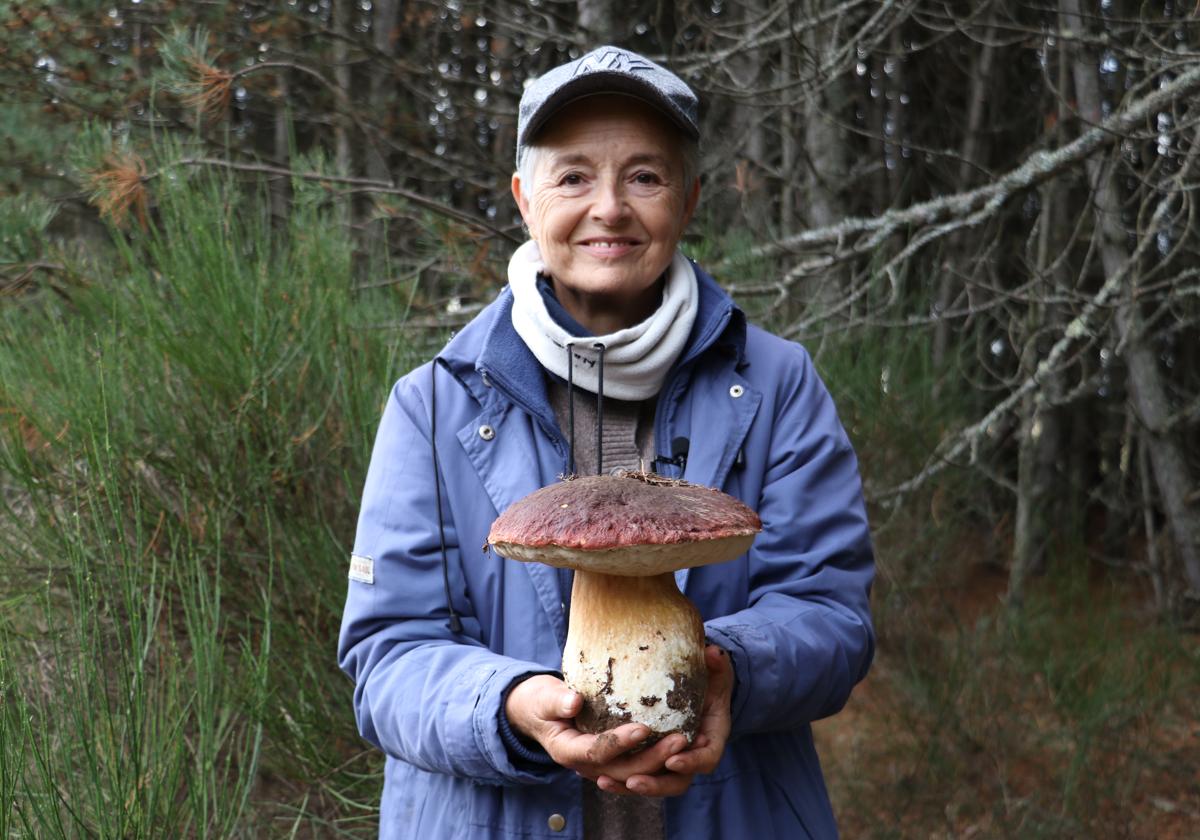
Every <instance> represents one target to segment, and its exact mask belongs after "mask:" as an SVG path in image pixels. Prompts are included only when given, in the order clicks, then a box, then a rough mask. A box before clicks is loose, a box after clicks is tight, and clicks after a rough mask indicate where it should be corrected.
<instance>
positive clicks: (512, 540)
mask: <svg viewBox="0 0 1200 840" xmlns="http://www.w3.org/2000/svg"><path fill="white" fill-rule="evenodd" d="M761 529H762V521H761V520H760V519H759V518H758V514H756V513H755V512H754V511H753V510H751V509H750V508H749V507H747V506H746V505H744V504H742V503H741V502H740V501H738V500H737V499H735V498H733V497H732V496H729V495H726V494H725V493H722V492H720V491H719V490H713V489H711V488H708V487H701V486H699V485H696V484H688V483H686V482H680V481H673V480H670V479H663V478H660V477H658V476H655V475H653V474H646V473H632V472H631V473H625V474H624V475H618V476H609V475H598V476H589V477H587V478H577V479H572V480H569V481H563V482H560V483H558V484H552V485H550V486H549V487H543V488H542V489H541V490H538V491H536V492H534V493H530V494H529V495H528V496H526V497H525V498H524V499H521V500H520V501H518V502H515V503H514V504H513V505H512V506H510V507H509V508H508V510H506V511H504V513H503V514H501V515H500V517H499V518H497V519H496V521H495V523H493V525H492V530H491V533H490V534H489V535H488V544H489V545H492V546H494V547H495V548H496V550H497V551H499V552H500V553H501V554H503V555H504V556H506V557H511V558H513V559H514V560H537V561H540V562H543V563H548V564H550V565H552V566H563V567H568V568H573V569H587V570H589V571H597V572H605V573H607V574H615V575H627V576H641V575H651V574H660V573H662V572H668V571H674V570H676V569H682V568H686V567H689V566H700V565H705V564H707V563H719V562H722V561H724V560H730V559H732V558H734V557H737V556H738V555H739V554H741V553H742V552H744V551H745V550H746V549H748V548H749V547H750V543H751V542H753V540H754V535H755V534H756V533H758V531H760V530H761Z"/></svg>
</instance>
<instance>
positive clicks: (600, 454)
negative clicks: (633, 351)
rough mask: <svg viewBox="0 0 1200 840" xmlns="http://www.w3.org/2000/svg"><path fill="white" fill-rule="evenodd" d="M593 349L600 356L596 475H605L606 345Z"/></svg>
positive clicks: (597, 398)
mask: <svg viewBox="0 0 1200 840" xmlns="http://www.w3.org/2000/svg"><path fill="white" fill-rule="evenodd" d="M592 348H593V349H595V351H596V352H597V353H598V354H599V355H600V360H599V363H598V365H597V367H598V373H597V382H596V475H604V345H603V344H601V343H600V342H599V341H597V342H596V343H595V344H593V345H592Z"/></svg>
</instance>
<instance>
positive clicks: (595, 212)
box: [592, 181, 628, 225]
mask: <svg viewBox="0 0 1200 840" xmlns="http://www.w3.org/2000/svg"><path fill="white" fill-rule="evenodd" d="M627 209H628V208H627V205H626V204H625V195H624V193H623V192H622V191H621V187H620V184H617V183H615V182H608V181H604V182H601V183H600V184H599V185H598V186H597V189H596V195H595V202H594V203H593V204H592V216H593V218H595V219H596V220H597V221H601V222H604V223H605V224H607V225H613V224H615V223H617V222H619V221H620V220H621V219H622V218H624V216H625V213H626V211H627Z"/></svg>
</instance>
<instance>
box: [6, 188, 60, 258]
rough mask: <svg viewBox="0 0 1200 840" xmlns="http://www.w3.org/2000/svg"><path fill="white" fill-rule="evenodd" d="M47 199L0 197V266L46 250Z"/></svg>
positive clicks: (51, 210)
mask: <svg viewBox="0 0 1200 840" xmlns="http://www.w3.org/2000/svg"><path fill="white" fill-rule="evenodd" d="M53 218H54V208H53V207H52V206H51V204H50V202H48V201H45V200H44V199H40V198H37V197H33V196H0V265H3V264H7V263H22V262H31V261H34V260H37V259H39V258H41V257H42V256H44V255H45V253H46V250H47V243H46V228H47V227H48V226H49V225H50V221H51V220H52V219H53Z"/></svg>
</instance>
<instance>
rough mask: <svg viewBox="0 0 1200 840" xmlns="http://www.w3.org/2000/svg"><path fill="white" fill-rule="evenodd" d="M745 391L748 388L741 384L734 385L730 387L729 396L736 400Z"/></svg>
mask: <svg viewBox="0 0 1200 840" xmlns="http://www.w3.org/2000/svg"><path fill="white" fill-rule="evenodd" d="M744 393H746V389H745V388H743V387H742V386H741V385H733V386H730V388H729V396H731V397H733V398H734V399H735V400H736V399H737V398H738V397H740V396H741V395H742V394H744Z"/></svg>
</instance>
